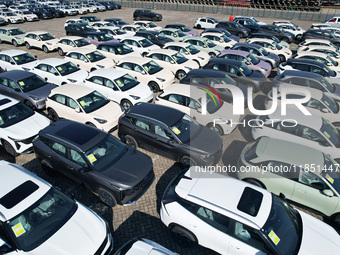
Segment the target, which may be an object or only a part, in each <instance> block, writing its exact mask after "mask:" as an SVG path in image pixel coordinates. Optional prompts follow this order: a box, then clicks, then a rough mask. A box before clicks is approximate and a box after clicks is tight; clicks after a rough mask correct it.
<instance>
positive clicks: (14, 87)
mask: <svg viewBox="0 0 340 255" xmlns="http://www.w3.org/2000/svg"><path fill="white" fill-rule="evenodd" d="M9 87H10V88H12V89H14V90H20V88H19V86H18V84H16V83H15V82H14V81H12V80H9Z"/></svg>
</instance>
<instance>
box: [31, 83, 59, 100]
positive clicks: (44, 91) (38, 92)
mask: <svg viewBox="0 0 340 255" xmlns="http://www.w3.org/2000/svg"><path fill="white" fill-rule="evenodd" d="M56 87H57V86H56V85H53V84H52V83H47V84H45V85H44V86H42V87H40V88H37V89H35V90H32V91H29V92H27V93H26V94H27V95H32V96H36V97H40V98H43V99H45V98H47V97H48V95H49V94H50V93H51V90H52V89H54V88H56Z"/></svg>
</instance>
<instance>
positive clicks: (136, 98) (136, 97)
mask: <svg viewBox="0 0 340 255" xmlns="http://www.w3.org/2000/svg"><path fill="white" fill-rule="evenodd" d="M130 97H132V98H133V99H134V100H138V99H140V97H138V96H133V95H130Z"/></svg>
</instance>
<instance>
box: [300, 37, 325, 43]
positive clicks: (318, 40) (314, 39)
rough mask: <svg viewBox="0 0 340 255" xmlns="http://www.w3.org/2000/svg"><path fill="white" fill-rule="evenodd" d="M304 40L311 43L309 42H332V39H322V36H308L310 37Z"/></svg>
mask: <svg viewBox="0 0 340 255" xmlns="http://www.w3.org/2000/svg"><path fill="white" fill-rule="evenodd" d="M304 42H306V43H309V42H323V43H331V41H330V40H327V39H320V38H308V39H305V40H304Z"/></svg>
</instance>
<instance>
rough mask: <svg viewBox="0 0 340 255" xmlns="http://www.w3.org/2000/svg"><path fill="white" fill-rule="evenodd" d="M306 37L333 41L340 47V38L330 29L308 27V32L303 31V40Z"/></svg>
mask: <svg viewBox="0 0 340 255" xmlns="http://www.w3.org/2000/svg"><path fill="white" fill-rule="evenodd" d="M306 39H326V40H329V41H330V42H332V43H333V44H334V45H335V46H337V47H338V48H339V47H340V38H339V37H337V36H336V35H334V33H333V32H332V31H331V30H330V31H329V30H324V29H308V30H307V31H306V32H304V33H303V35H302V38H301V41H304V40H306ZM321 48H322V47H321Z"/></svg>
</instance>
